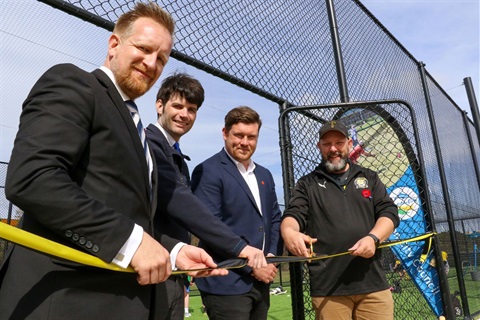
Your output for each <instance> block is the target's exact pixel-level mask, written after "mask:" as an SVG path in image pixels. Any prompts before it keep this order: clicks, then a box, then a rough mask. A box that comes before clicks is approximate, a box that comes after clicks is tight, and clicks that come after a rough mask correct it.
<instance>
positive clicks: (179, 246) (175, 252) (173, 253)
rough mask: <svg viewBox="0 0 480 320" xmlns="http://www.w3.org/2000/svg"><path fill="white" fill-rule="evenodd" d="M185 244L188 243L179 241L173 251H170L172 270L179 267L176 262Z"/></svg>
mask: <svg viewBox="0 0 480 320" xmlns="http://www.w3.org/2000/svg"><path fill="white" fill-rule="evenodd" d="M185 245H186V243H183V242H179V243H177V244H176V245H175V247H173V249H172V251H171V252H170V263H171V264H172V270H177V269H178V267H177V265H176V264H175V262H176V261H177V255H178V252H179V251H180V249H182V248H183V246H185Z"/></svg>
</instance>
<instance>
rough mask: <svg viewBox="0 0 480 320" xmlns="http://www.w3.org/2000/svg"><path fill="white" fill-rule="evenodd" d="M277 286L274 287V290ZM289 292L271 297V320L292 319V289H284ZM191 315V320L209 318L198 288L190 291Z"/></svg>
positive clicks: (269, 317) (269, 316)
mask: <svg viewBox="0 0 480 320" xmlns="http://www.w3.org/2000/svg"><path fill="white" fill-rule="evenodd" d="M274 287H275V286H272V288H274ZM283 288H284V289H285V290H287V293H286V294H280V295H271V296H270V310H269V311H268V319H269V320H287V319H292V298H291V296H290V287H283ZM190 293H191V294H190V306H189V309H190V313H191V315H192V316H191V317H190V318H187V319H191V320H207V319H208V316H207V315H206V314H205V313H202V301H201V299H200V295H199V293H198V290H197V289H196V288H192V290H191V291H190Z"/></svg>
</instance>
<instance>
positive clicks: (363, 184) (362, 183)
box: [354, 177, 368, 189]
mask: <svg viewBox="0 0 480 320" xmlns="http://www.w3.org/2000/svg"><path fill="white" fill-rule="evenodd" d="M354 182H355V188H357V189H366V188H368V180H367V178H365V177H360V178H356V179H355V181H354Z"/></svg>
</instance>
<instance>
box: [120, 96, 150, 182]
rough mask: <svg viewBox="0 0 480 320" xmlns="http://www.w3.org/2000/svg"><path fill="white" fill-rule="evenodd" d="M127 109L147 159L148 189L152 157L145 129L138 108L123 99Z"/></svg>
mask: <svg viewBox="0 0 480 320" xmlns="http://www.w3.org/2000/svg"><path fill="white" fill-rule="evenodd" d="M125 103H126V105H127V107H128V110H129V111H130V114H131V116H132V119H133V122H134V123H135V126H136V127H137V132H138V136H139V137H140V142H141V143H142V146H143V152H144V154H145V159H146V160H147V166H148V181H149V183H150V189H151V188H152V172H153V164H152V157H151V155H150V151H149V149H148V144H147V139H146V136H145V129H144V128H143V124H142V119H140V113H138V108H137V105H136V104H135V102H133V101H132V100H127V101H125Z"/></svg>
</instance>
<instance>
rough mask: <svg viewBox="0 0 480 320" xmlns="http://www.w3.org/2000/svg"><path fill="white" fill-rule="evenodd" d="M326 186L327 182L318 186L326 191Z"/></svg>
mask: <svg viewBox="0 0 480 320" xmlns="http://www.w3.org/2000/svg"><path fill="white" fill-rule="evenodd" d="M326 184H327V180H325V181H323V184H321V183H320V182H318V185H319V186H320V187H322V188H324V189H327V187H326Z"/></svg>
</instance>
